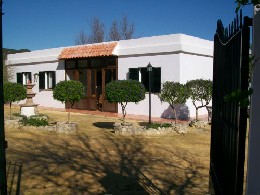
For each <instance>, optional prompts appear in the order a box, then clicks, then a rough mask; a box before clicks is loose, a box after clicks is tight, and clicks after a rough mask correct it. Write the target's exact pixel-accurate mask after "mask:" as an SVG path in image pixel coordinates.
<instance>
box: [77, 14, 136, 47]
mask: <svg viewBox="0 0 260 195" xmlns="http://www.w3.org/2000/svg"><path fill="white" fill-rule="evenodd" d="M134 32H135V25H134V23H133V22H132V23H130V22H129V20H128V18H127V17H126V16H124V17H123V18H122V19H121V20H120V21H119V22H118V21H116V20H114V21H113V22H112V24H111V26H110V29H109V32H108V34H107V35H106V34H105V25H104V23H102V22H101V21H100V20H99V18H97V17H94V18H93V19H92V21H91V23H90V34H89V35H88V34H87V33H85V32H84V30H81V31H80V32H79V34H78V35H76V36H75V40H74V41H75V44H76V45H83V44H92V43H101V42H103V41H105V37H107V40H108V41H119V40H126V39H132V38H133V37H134Z"/></svg>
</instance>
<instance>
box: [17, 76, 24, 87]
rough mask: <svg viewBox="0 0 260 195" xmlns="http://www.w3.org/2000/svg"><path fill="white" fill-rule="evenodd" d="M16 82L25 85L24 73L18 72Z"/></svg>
mask: <svg viewBox="0 0 260 195" xmlns="http://www.w3.org/2000/svg"><path fill="white" fill-rule="evenodd" d="M16 82H17V83H20V84H22V85H23V73H16Z"/></svg>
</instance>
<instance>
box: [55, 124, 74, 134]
mask: <svg viewBox="0 0 260 195" xmlns="http://www.w3.org/2000/svg"><path fill="white" fill-rule="evenodd" d="M77 130H78V124H77V123H73V122H70V123H66V122H57V132H60V133H66V134H69V133H75V132H76V131H77Z"/></svg>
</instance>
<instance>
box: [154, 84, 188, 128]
mask: <svg viewBox="0 0 260 195" xmlns="http://www.w3.org/2000/svg"><path fill="white" fill-rule="evenodd" d="M159 98H160V99H161V101H163V102H168V103H169V104H170V106H171V108H172V110H173V113H174V117H175V123H176V121H177V115H176V110H175V106H176V105H177V104H185V103H186V101H187V99H188V98H189V92H188V89H187V87H186V85H183V84H181V83H179V82H171V81H166V82H165V83H163V85H162V89H161V93H160V94H159Z"/></svg>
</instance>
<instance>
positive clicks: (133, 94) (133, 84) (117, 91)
mask: <svg viewBox="0 0 260 195" xmlns="http://www.w3.org/2000/svg"><path fill="white" fill-rule="evenodd" d="M145 93H146V90H145V87H144V86H143V84H142V83H140V82H139V81H136V80H116V81H112V82H110V83H108V84H107V86H106V98H107V100H108V101H109V102H116V103H120V105H121V108H122V114H123V124H125V116H126V106H127V103H128V102H135V103H137V102H139V101H141V100H143V99H144V98H145Z"/></svg>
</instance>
